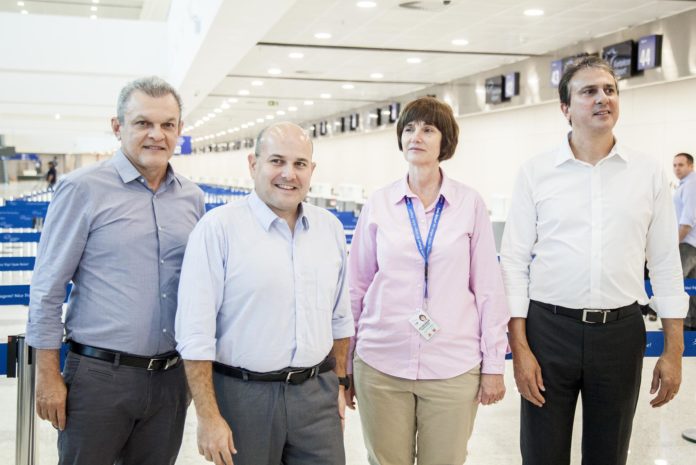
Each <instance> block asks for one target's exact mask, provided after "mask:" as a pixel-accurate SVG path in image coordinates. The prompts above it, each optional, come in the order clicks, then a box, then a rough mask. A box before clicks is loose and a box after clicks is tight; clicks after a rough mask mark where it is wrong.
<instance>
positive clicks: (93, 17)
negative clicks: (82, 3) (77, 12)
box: [89, 15, 97, 19]
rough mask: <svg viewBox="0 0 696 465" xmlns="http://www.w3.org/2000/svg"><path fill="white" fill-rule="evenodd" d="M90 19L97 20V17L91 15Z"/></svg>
mask: <svg viewBox="0 0 696 465" xmlns="http://www.w3.org/2000/svg"><path fill="white" fill-rule="evenodd" d="M89 19H97V15H91V16H90V17H89Z"/></svg>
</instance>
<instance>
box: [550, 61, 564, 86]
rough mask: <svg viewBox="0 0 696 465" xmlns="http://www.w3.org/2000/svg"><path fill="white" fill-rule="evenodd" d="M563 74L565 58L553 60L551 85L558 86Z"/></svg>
mask: <svg viewBox="0 0 696 465" xmlns="http://www.w3.org/2000/svg"><path fill="white" fill-rule="evenodd" d="M562 75H563V60H554V61H552V62H551V87H558V84H559V83H560V82H561V76H562Z"/></svg>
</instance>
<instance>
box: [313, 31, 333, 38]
mask: <svg viewBox="0 0 696 465" xmlns="http://www.w3.org/2000/svg"><path fill="white" fill-rule="evenodd" d="M314 38H315V39H330V38H331V34H330V33H328V32H317V33H316V34H314Z"/></svg>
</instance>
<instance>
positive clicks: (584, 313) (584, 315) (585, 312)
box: [582, 308, 609, 325]
mask: <svg viewBox="0 0 696 465" xmlns="http://www.w3.org/2000/svg"><path fill="white" fill-rule="evenodd" d="M589 313H602V314H603V316H602V321H588V320H587V315H588V314H589ZM607 313H609V312H608V311H606V310H601V309H596V308H583V309H582V322H583V323H589V324H591V325H593V324H596V323H602V324H604V323H606V322H607Z"/></svg>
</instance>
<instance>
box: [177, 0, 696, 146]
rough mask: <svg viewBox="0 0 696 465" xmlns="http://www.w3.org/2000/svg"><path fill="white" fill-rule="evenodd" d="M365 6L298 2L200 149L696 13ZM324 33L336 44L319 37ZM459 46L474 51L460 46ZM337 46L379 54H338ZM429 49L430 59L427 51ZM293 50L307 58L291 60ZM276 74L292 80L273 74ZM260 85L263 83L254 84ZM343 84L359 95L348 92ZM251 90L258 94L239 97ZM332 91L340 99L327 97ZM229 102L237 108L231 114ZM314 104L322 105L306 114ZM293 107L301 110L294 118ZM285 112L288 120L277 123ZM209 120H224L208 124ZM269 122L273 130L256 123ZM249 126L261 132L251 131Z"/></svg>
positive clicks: (239, 77) (199, 116) (515, 3)
mask: <svg viewBox="0 0 696 465" xmlns="http://www.w3.org/2000/svg"><path fill="white" fill-rule="evenodd" d="M356 3H357V1H353V0H300V1H297V2H295V4H294V5H293V7H292V8H291V9H290V10H289V12H288V13H287V14H285V16H284V17H283V18H282V19H281V20H280V21H279V22H278V23H277V24H275V25H274V26H273V27H272V28H271V29H270V31H269V32H268V33H267V34H266V36H265V37H264V38H263V40H262V41H260V44H268V43H270V44H274V45H260V44H257V46H255V47H252V48H251V49H250V50H249V51H248V52H247V54H246V56H245V57H244V58H243V59H242V60H241V61H240V62H239V63H238V64H236V65H235V66H233V67H232V68H231V69H230V72H229V73H228V76H227V77H226V78H225V79H224V80H223V81H222V82H220V84H219V85H218V86H217V87H216V88H215V89H214V90H213V91H212V92H211V93H210V94H209V95H208V97H207V98H205V99H204V100H203V101H202V102H201V104H200V105H199V106H198V107H197V108H195V110H194V111H192V112H190V113H189V114H188V115H187V118H186V123H187V128H188V130H187V134H189V135H192V136H193V138H194V141H197V142H199V143H200V144H209V143H213V142H223V141H227V140H230V139H237V138H239V137H241V136H249V135H253V133H255V132H256V130H258V129H259V127H258V126H263V125H264V124H267V121H268V119H265V118H267V116H273V117H275V118H283V119H290V120H294V121H298V122H300V121H311V120H316V119H319V118H322V117H325V116H329V115H332V114H335V113H338V112H344V111H349V110H350V109H353V108H357V107H362V106H365V105H367V104H369V103H372V102H384V101H388V100H389V99H392V98H394V97H397V96H399V95H403V94H406V93H410V92H414V91H417V90H418V89H421V88H423V87H427V86H430V85H432V84H435V83H442V82H447V81H451V80H454V79H456V78H460V77H464V76H467V75H472V74H475V73H479V72H481V71H485V70H487V69H491V68H494V67H497V66H499V65H503V64H507V63H512V62H514V61H517V60H522V59H524V58H526V57H528V56H532V55H543V54H547V53H549V52H552V51H553V50H556V49H559V48H562V47H565V46H568V45H571V44H573V43H575V42H578V41H581V40H586V39H590V38H594V37H598V36H602V35H605V34H609V33H612V32H616V31H618V30H620V29H623V28H627V27H631V26H635V25H638V24H642V23H645V22H649V21H653V20H655V19H658V18H663V17H666V16H671V15H674V14H677V13H680V12H683V11H685V10H688V9H692V8H694V7H696V3H694V2H691V1H656V0H603V1H596V0H589V1H582V0H532V1H530V0H523V1H519V0H485V1H476V0H452V1H451V2H450V4H449V5H447V6H444V5H443V2H442V1H441V0H423V1H421V2H411V3H417V4H419V6H420V7H422V8H423V9H421V10H417V9H406V8H403V7H401V6H400V4H401V3H404V0H376V2H375V3H377V6H376V7H375V8H369V9H364V8H359V7H358V6H357V5H356ZM529 8H538V9H542V10H544V13H545V14H544V15H543V16H537V17H529V16H525V15H524V14H523V12H524V11H525V10H526V9H529ZM259 20H262V19H258V18H250V21H259ZM317 32H328V33H330V34H331V36H332V37H331V38H330V39H323V40H322V39H317V38H315V37H314V34H315V33H317ZM453 39H466V40H467V41H468V42H469V43H468V45H466V46H458V45H453V44H452V40H453ZM292 44H295V45H296V46H290V45H292ZM281 45H283V46H281ZM303 45H307V46H311V47H307V46H304V47H303ZM221 46H225V45H224V44H221ZM230 46H233V44H230ZM324 46H328V47H324ZM335 46H339V47H366V48H369V50H364V49H358V50H354V49H336V48H331V47H335ZM315 47H316V48H315ZM374 49H407V50H412V51H410V52H409V51H400V52H395V51H380V50H374ZM421 50H428V51H430V52H428V53H426V52H420V53H419V52H418V51H421ZM291 52H300V53H302V54H303V55H304V57H303V58H301V59H292V58H289V57H288V54H289V53H291ZM438 52H440V53H438ZM445 52H458V53H445ZM475 52H479V53H475ZM481 52H483V53H481ZM506 54H509V55H506ZM411 57H418V58H420V59H421V60H422V61H421V63H420V64H409V63H407V61H406V60H407V59H408V58H411ZM270 68H277V69H280V70H281V71H282V73H281V74H280V75H270V74H269V73H268V69H270ZM372 73H381V74H382V75H383V78H381V79H373V78H371V77H370V75H371V74H372ZM254 80H260V81H262V82H263V85H262V86H259V87H255V86H253V85H252V84H251V82H252V81H254ZM343 84H353V86H354V87H353V88H352V89H343V88H342V85H343ZM243 90H246V91H249V95H247V96H241V95H239V92H240V91H243ZM322 93H328V94H330V95H331V98H328V99H324V98H320V95H321V94H322ZM229 99H236V101H229ZM226 100H227V101H228V102H229V103H228V104H229V108H221V107H220V105H221V104H222V103H223V102H224V101H226ZM305 100H312V101H313V102H314V104H313V105H311V106H306V105H304V101H305ZM291 106H295V107H297V108H298V110H297V111H296V112H288V108H289V107H291ZM216 109H218V112H217V113H216V111H215V110H216ZM278 110H280V111H285V112H286V113H285V114H284V115H277V114H276V111H278ZM206 115H215V117H213V118H212V119H210V120H208V121H207V122H204V121H203V118H204V117H205V116H206ZM259 118H264V119H265V120H264V123H256V120H257V119H259ZM269 119H270V118H269ZM249 122H254V123H255V126H254V127H251V128H249V129H246V130H245V129H243V128H241V125H242V124H247V123H249ZM196 123H197V124H198V126H195V124H196ZM236 128H239V130H238V131H237V130H235V129H236ZM223 133H224V134H223ZM204 137H207V138H206V139H203V138H204Z"/></svg>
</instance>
